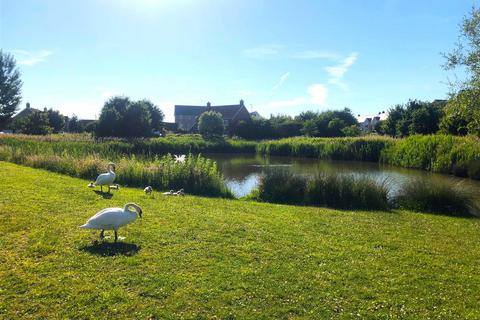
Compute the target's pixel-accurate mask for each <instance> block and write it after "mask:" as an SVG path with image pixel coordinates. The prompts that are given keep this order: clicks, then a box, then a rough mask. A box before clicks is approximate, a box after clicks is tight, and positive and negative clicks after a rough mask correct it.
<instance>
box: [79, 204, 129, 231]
mask: <svg viewBox="0 0 480 320" xmlns="http://www.w3.org/2000/svg"><path fill="white" fill-rule="evenodd" d="M131 221H132V217H131V215H130V214H128V213H127V212H125V211H123V209H122V208H107V209H103V210H101V211H99V212H98V213H97V214H95V215H94V216H93V217H91V218H90V219H88V221H87V223H86V224H84V225H83V226H81V227H83V228H92V229H117V228H118V227H120V226H123V225H125V224H127V223H129V222H131Z"/></svg>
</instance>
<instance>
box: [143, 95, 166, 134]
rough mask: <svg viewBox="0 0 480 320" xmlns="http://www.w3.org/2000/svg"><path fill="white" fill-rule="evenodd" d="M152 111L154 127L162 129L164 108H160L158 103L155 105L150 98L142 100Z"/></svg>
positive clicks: (151, 117) (151, 116)
mask: <svg viewBox="0 0 480 320" xmlns="http://www.w3.org/2000/svg"><path fill="white" fill-rule="evenodd" d="M141 102H142V103H143V104H144V105H145V106H146V107H147V109H148V111H149V112H150V119H151V120H152V129H153V130H159V131H160V130H162V128H163V119H164V118H165V115H164V114H163V112H162V110H160V109H159V108H158V107H157V106H156V105H154V104H153V103H152V102H151V101H149V100H146V99H145V100H142V101H141Z"/></svg>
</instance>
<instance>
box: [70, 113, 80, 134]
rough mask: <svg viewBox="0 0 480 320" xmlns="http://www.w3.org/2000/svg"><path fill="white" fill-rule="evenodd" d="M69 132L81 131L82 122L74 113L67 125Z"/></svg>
mask: <svg viewBox="0 0 480 320" xmlns="http://www.w3.org/2000/svg"><path fill="white" fill-rule="evenodd" d="M67 131H68V132H81V128H80V122H79V121H78V117H77V116H76V115H73V116H72V117H71V118H70V120H68V125H67Z"/></svg>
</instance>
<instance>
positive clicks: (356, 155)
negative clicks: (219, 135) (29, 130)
mask: <svg viewBox="0 0 480 320" xmlns="http://www.w3.org/2000/svg"><path fill="white" fill-rule="evenodd" d="M0 145H8V146H13V147H21V148H23V149H25V150H31V152H32V153H34V152H37V153H38V152H43V150H46V149H48V150H53V152H54V153H56V154H61V153H62V152H67V153H68V154H77V155H85V154H97V155H100V156H101V157H104V158H108V157H111V155H131V154H135V155H141V156H146V157H153V156H154V155H164V154H167V153H189V152H192V153H206V152H217V153H255V152H257V153H259V154H263V155H279V156H293V157H311V158H318V159H328V160H354V161H371V162H382V163H387V164H391V165H395V166H399V167H405V168H414V169H421V170H427V171H432V172H438V173H446V174H454V175H457V176H461V177H469V178H471V179H480V138H477V137H458V136H447V135H430V136H411V137H408V138H405V139H393V138H389V137H381V136H366V137H355V138H306V137H296V138H287V139H280V140H269V141H259V142H255V141H244V140H236V139H226V140H217V141H208V140H204V139H203V138H202V137H201V136H199V135H170V136H167V137H164V138H152V139H134V140H123V139H104V140H94V139H93V138H91V137H90V136H88V135H71V134H67V135H47V136H26V135H13V136H12V135H4V136H0Z"/></svg>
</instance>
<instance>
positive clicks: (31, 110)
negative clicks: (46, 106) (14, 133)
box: [13, 102, 40, 121]
mask: <svg viewBox="0 0 480 320" xmlns="http://www.w3.org/2000/svg"><path fill="white" fill-rule="evenodd" d="M34 112H40V110H38V109H35V108H32V107H30V103H28V102H27V104H26V105H25V109H23V110H22V111H20V112H19V113H17V114H16V115H14V116H13V120H14V121H15V120H16V121H18V120H22V119H25V118H27V117H28V116H29V115H31V114H32V113H34Z"/></svg>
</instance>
